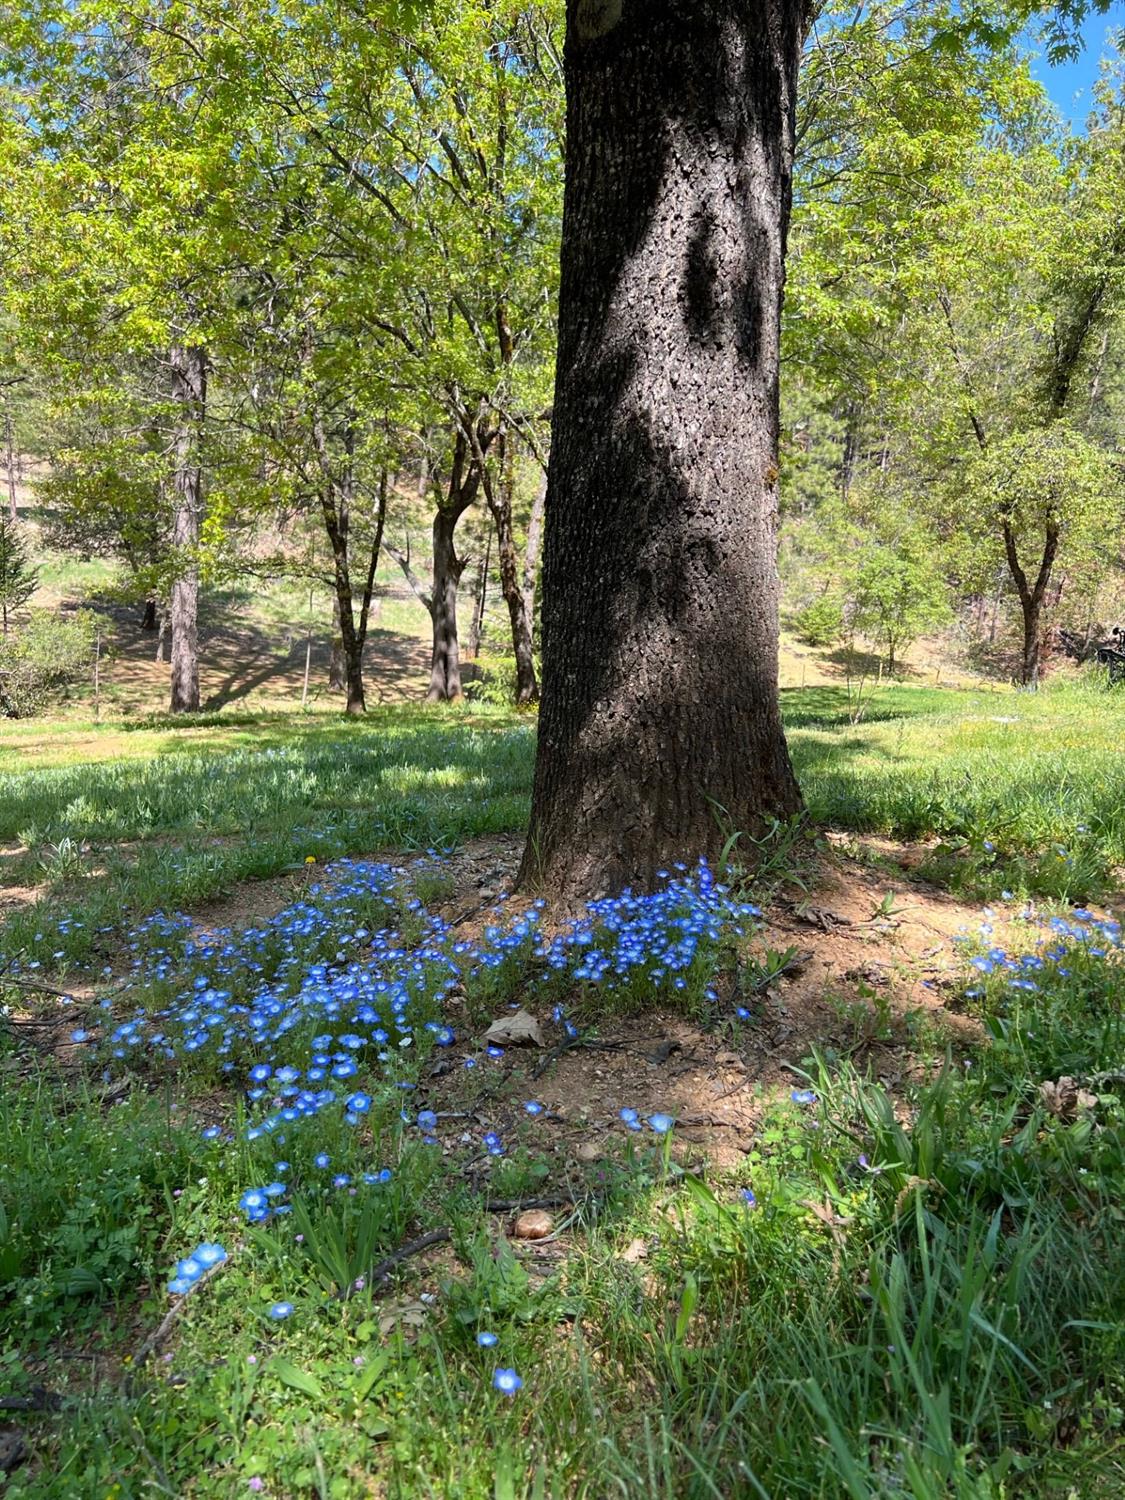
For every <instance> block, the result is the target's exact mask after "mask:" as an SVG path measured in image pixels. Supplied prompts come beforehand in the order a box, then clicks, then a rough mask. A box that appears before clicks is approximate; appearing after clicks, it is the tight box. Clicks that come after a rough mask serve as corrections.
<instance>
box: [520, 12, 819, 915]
mask: <svg viewBox="0 0 1125 1500" xmlns="http://www.w3.org/2000/svg"><path fill="white" fill-rule="evenodd" d="M804 19H805V17H804V8H803V6H802V5H801V4H784V3H781V0H754V3H746V0H741V3H738V4H735V3H733V0H710V3H705V4H702V5H690V6H688V5H673V4H672V3H670V0H654V3H650V4H649V5H646V6H640V5H623V4H622V3H621V0H602V3H600V4H595V3H592V0H568V4H567V36H566V77H567V155H566V191H565V204H564V223H563V245H562V274H561V288H560V300H559V353H558V362H557V372H558V373H557V377H556V387H555V400H554V429H553V436H552V446H551V461H550V480H549V491H548V497H547V519H546V554H545V566H544V583H543V589H544V595H543V653H544V656H543V661H544V667H543V672H544V681H543V704H542V710H541V714H540V721H539V747H538V756H537V760H536V768H535V782H534V791H533V797H532V813H531V828H530V833H529V839H528V844H527V848H526V850H525V854H524V860H523V866H522V870H521V879H522V880H523V881H524V882H528V881H533V882H536V883H540V884H542V885H544V886H545V887H547V888H549V889H551V890H553V891H555V892H556V893H559V894H562V895H563V896H564V897H565V898H567V899H579V898H585V897H589V896H591V895H594V894H597V893H600V892H603V891H606V890H608V889H612V888H618V889H619V888H620V887H622V886H624V885H627V884H630V883H632V884H636V885H639V886H641V887H651V886H653V885H654V884H655V883H656V882H657V880H658V872H659V871H660V870H662V869H666V868H668V867H669V866H670V865H671V864H672V863H673V862H675V861H676V860H692V859H694V858H696V857H697V856H701V855H706V856H709V857H712V858H714V857H715V856H717V855H718V853H719V851H720V849H721V848H722V845H723V842H724V832H725V829H726V828H728V827H733V828H735V829H740V830H745V831H746V832H748V833H754V832H758V831H760V830H761V829H762V828H763V827H764V826H766V824H767V820H768V819H770V818H771V817H788V816H789V815H791V814H793V813H795V812H796V811H797V810H798V809H799V807H800V794H799V792H798V789H797V785H796V781H795V779H794V776H793V772H792V768H791V766H790V763H789V756H788V752H787V750H786V745H785V739H784V735H783V733H782V727H781V716H780V711H779V705H778V686H777V646H778V576H777V560H776V533H777V477H778V467H777V459H778V428H779V415H778V372H779V338H780V310H781V296H782V286H783V277H784V251H785V236H786V229H787V225H788V219H789V207H790V195H791V169H792V152H793V119H794V107H795V98H796V85H797V68H798V62H799V59H800V53H801V47H802V41H803V25H804ZM717 808H722V809H723V811H722V813H720V814H717V812H716V809H717Z"/></svg>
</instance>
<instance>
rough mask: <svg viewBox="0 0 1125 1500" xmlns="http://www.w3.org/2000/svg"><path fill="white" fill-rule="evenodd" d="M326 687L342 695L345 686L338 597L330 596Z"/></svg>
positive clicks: (345, 677)
mask: <svg viewBox="0 0 1125 1500" xmlns="http://www.w3.org/2000/svg"><path fill="white" fill-rule="evenodd" d="M328 686H329V687H330V688H332V689H334V691H336V692H338V693H342V692H343V690H344V688H345V687H346V686H347V675H346V673H345V670H344V638H343V636H342V635H341V634H340V596H339V594H337V593H333V595H332V651H331V654H330V655H329V657H328Z"/></svg>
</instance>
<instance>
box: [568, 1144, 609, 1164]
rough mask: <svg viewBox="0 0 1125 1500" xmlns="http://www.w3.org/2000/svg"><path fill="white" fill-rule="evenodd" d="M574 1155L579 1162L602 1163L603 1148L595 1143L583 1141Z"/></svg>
mask: <svg viewBox="0 0 1125 1500" xmlns="http://www.w3.org/2000/svg"><path fill="white" fill-rule="evenodd" d="M574 1154H575V1156H577V1158H578V1160H579V1161H601V1159H602V1148H601V1147H600V1146H595V1145H594V1143H593V1141H583V1142H582V1144H581V1145H580V1146H579V1147H578V1148H577V1150H576V1151H575V1153H574Z"/></svg>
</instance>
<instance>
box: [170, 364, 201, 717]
mask: <svg viewBox="0 0 1125 1500" xmlns="http://www.w3.org/2000/svg"><path fill="white" fill-rule="evenodd" d="M171 366H172V399H173V400H174V401H175V402H176V403H177V405H178V406H179V409H180V415H179V425H178V428H177V431H176V436H175V453H176V476H175V483H174V493H173V501H172V544H173V546H175V547H177V548H183V549H184V554H185V558H186V561H185V562H184V563H183V565H181V566H180V568H179V569H178V574H177V577H176V579H175V581H174V582H173V584H172V607H171V617H172V684H171V700H170V703H169V708H170V710H171V712H172V713H174V714H183V713H196V712H197V711H198V709H199V625H198V617H199V566H198V563H197V562H196V559H195V550H196V548H197V547H198V546H199V522H200V516H201V513H202V508H203V474H202V469H201V468H200V463H199V440H200V430H201V428H202V426H203V419H204V415H205V413H206V407H207V359H206V356H205V354H204V352H203V350H202V349H198V348H195V347H188V346H178V347H176V348H174V349H173V350H172V351H171Z"/></svg>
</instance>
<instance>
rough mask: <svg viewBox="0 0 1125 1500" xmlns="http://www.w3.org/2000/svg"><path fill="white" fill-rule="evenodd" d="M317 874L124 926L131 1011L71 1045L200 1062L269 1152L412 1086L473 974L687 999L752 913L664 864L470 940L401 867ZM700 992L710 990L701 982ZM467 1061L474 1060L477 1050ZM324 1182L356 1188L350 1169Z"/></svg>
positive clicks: (661, 1118) (627, 1118)
mask: <svg viewBox="0 0 1125 1500" xmlns="http://www.w3.org/2000/svg"><path fill="white" fill-rule="evenodd" d="M328 874H329V877H330V878H328V879H326V880H325V881H324V882H323V883H322V884H316V885H313V886H311V887H310V888H309V889H308V890H307V892H306V893H305V894H304V896H303V898H302V899H301V900H300V901H298V902H295V903H293V904H292V905H290V906H288V907H286V908H285V909H284V910H283V911H280V912H278V913H277V914H276V915H275V916H274V917H272V918H271V919H269V920H268V921H265V922H262V923H259V924H256V925H252V926H250V927H247V928H245V929H243V930H232V929H230V928H223V929H220V930H217V931H211V932H201V931H199V930H198V929H197V928H196V927H195V926H194V925H193V924H192V923H191V921H190V920H189V919H188V918H186V917H183V916H178V915H176V916H168V915H165V914H158V915H156V916H153V917H150V918H148V919H147V920H146V921H144V922H142V923H140V924H139V925H138V926H137V927H136V928H135V929H134V930H133V931H132V933H130V934H129V939H128V943H127V947H128V950H129V952H130V955H131V959H130V970H129V974H128V976H127V981H126V983H125V984H124V985H123V986H119V989H120V990H123V992H124V995H125V999H126V1003H128V997H129V996H130V994H131V995H132V996H133V1009H132V1010H131V1012H129V1013H127V1014H126V1015H125V1016H124V1017H122V1015H121V1004H122V1001H121V997H120V995H119V996H118V997H117V998H116V999H115V1000H114V1001H112V1002H111V1001H110V1000H109V999H108V998H107V999H106V1000H104V1001H103V1002H102V1010H103V1019H102V1021H101V1023H100V1024H96V1023H93V1022H87V1023H86V1025H85V1026H84V1027H82V1028H81V1029H79V1030H76V1031H75V1032H74V1033H73V1039H74V1041H75V1042H76V1043H85V1044H88V1045H90V1046H92V1047H95V1048H97V1050H98V1051H99V1052H100V1054H101V1055H102V1056H103V1058H104V1059H105V1061H106V1063H107V1070H112V1069H113V1067H114V1065H115V1064H117V1063H125V1064H128V1063H130V1062H132V1061H134V1060H140V1059H144V1058H148V1059H155V1060H156V1061H157V1062H158V1063H159V1064H160V1066H161V1067H165V1066H167V1064H169V1063H176V1062H183V1061H187V1060H191V1061H192V1062H193V1064H194V1065H195V1066H199V1065H201V1064H202V1065H206V1066H207V1067H210V1068H213V1069H215V1070H216V1071H217V1072H218V1073H219V1074H220V1075H226V1076H227V1077H228V1078H230V1080H231V1082H235V1083H237V1085H238V1086H239V1088H240V1090H241V1091H242V1093H243V1095H244V1098H245V1101H246V1103H247V1105H248V1106H249V1117H248V1119H247V1122H246V1124H245V1126H244V1127H243V1129H244V1135H245V1138H246V1139H247V1140H250V1141H254V1140H261V1139H272V1140H274V1141H275V1142H276V1143H278V1144H280V1143H281V1142H283V1141H285V1140H286V1139H288V1136H287V1134H286V1132H287V1131H288V1130H289V1129H290V1128H291V1127H299V1124H300V1122H302V1121H304V1120H307V1119H310V1118H311V1117H313V1116H316V1115H319V1114H321V1113H322V1112H324V1111H333V1112H335V1114H336V1117H337V1118H340V1117H342V1119H343V1120H344V1121H346V1122H347V1123H348V1124H350V1125H352V1126H358V1125H360V1124H361V1123H362V1122H363V1121H364V1120H365V1118H366V1117H367V1116H368V1115H369V1114H370V1112H371V1111H372V1109H373V1106H374V1097H373V1094H372V1093H370V1092H367V1087H369V1086H370V1081H375V1080H380V1081H381V1082H382V1083H383V1085H384V1086H386V1085H392V1086H395V1087H398V1088H400V1089H403V1090H407V1091H409V1090H410V1089H412V1088H413V1087H414V1084H413V1083H412V1082H411V1081H410V1079H409V1078H404V1077H402V1076H401V1075H402V1074H403V1073H404V1072H408V1071H412V1068H411V1069H407V1068H406V1067H404V1058H406V1057H408V1056H411V1055H420V1054H421V1053H422V1052H423V1051H424V1048H425V1047H427V1046H434V1047H450V1046H453V1045H454V1044H455V1043H456V1042H457V1040H458V1039H457V1036H456V1034H455V1032H454V1029H453V1027H452V1026H451V1025H449V1024H448V1022H447V1020H446V1019H445V1017H444V1016H443V1004H444V1001H445V999H446V997H447V995H448V993H449V991H450V990H451V989H453V987H454V986H456V985H459V984H461V983H472V982H473V981H474V980H475V979H480V980H482V981H483V982H484V983H485V984H486V985H487V983H488V982H489V976H491V975H494V974H495V973H496V972H497V971H498V970H500V969H501V968H502V967H503V966H504V965H505V964H506V963H508V962H512V963H513V964H514V965H517V966H518V969H519V973H520V976H521V980H522V982H523V983H524V985H525V986H527V985H534V984H536V983H539V984H541V985H542V986H544V987H549V988H547V989H546V995H545V998H546V1000H547V1003H548V1004H550V1003H552V998H553V996H554V995H557V993H558V991H559V990H560V989H565V988H567V987H572V986H574V985H582V984H588V985H597V986H599V987H601V988H603V989H606V990H611V991H612V990H614V989H617V988H620V987H624V986H629V985H641V986H644V987H645V988H646V989H648V990H652V991H657V992H659V991H660V990H661V989H665V990H668V991H677V990H683V989H684V988H685V987H686V985H687V984H688V983H689V980H690V982H692V983H698V984H699V985H709V980H710V975H711V973H712V972H713V969H714V967H715V965H716V963H717V961H718V954H719V945H720V944H722V943H724V942H726V941H728V940H730V939H732V938H734V937H735V936H737V935H743V934H744V933H745V932H746V930H747V927H748V925H749V924H750V923H751V922H753V920H754V919H756V918H757V917H758V916H760V912H759V910H758V908H756V907H754V906H752V905H750V904H749V903H745V902H740V901H737V900H735V899H734V898H733V896H732V895H731V893H730V892H729V890H728V889H727V888H726V887H724V886H723V885H722V884H721V883H719V882H717V881H716V880H715V878H714V876H713V875H712V872H711V871H710V870H709V869H708V867H707V866H706V864H702V863H701V864H700V865H699V866H698V867H697V868H696V869H695V870H691V871H689V870H688V869H687V868H686V867H685V866H682V865H681V866H677V867H676V868H675V870H674V871H671V872H667V873H666V874H665V875H664V876H663V884H662V885H661V887H660V888H659V889H658V890H657V891H656V892H655V893H654V894H652V895H638V894H635V893H634V892H631V891H625V892H624V893H623V894H622V895H620V896H618V897H615V898H613V899H611V900H604V901H598V902H595V903H592V904H591V905H590V906H589V907H588V909H587V911H586V912H585V913H584V914H583V915H582V916H581V917H579V918H578V919H577V920H575V921H573V922H571V923H570V924H569V925H568V926H567V927H565V928H564V929H563V930H562V931H560V932H559V933H558V934H557V935H555V936H554V937H552V938H550V939H548V938H547V937H546V936H545V935H544V933H543V931H542V928H541V915H542V905H543V903H541V902H539V903H536V904H535V905H533V906H532V907H531V908H529V909H528V910H526V911H524V912H523V913H521V914H518V915H515V914H513V915H512V916H511V918H510V919H507V920H506V919H505V917H504V915H503V907H502V904H501V905H500V906H499V907H498V909H497V915H496V917H495V919H494V920H492V921H490V922H489V923H488V924H487V925H486V927H485V928H484V930H483V932H482V933H481V935H480V937H479V938H478V939H476V940H475V941H468V940H466V939H463V938H461V937H460V936H459V935H458V934H457V933H456V932H455V930H454V929H453V928H452V927H451V926H450V925H449V924H447V923H445V922H443V921H442V920H441V919H440V918H438V917H436V916H434V915H432V914H430V913H429V912H428V911H427V910H426V909H425V908H424V906H423V905H422V903H421V902H420V901H419V900H418V899H417V897H416V896H413V895H412V894H411V892H410V889H409V881H408V877H406V876H405V874H404V872H403V871H402V870H400V869H396V868H394V867H392V866H390V865H387V864H382V863H376V862H365V861H352V860H346V859H343V860H340V861H338V862H337V863H336V864H335V865H334V866H332V867H331V869H330V871H329V872H328ZM705 993H706V995H707V997H708V998H709V999H711V1000H714V999H715V998H716V996H715V991H714V990H713V989H711V988H707V989H706V991H705ZM553 1015H554V1019H555V1021H556V1023H557V1024H558V1025H559V1026H561V1027H562V1028H563V1029H564V1031H565V1033H566V1034H567V1035H569V1036H571V1037H573V1036H575V1035H576V1034H577V1032H576V1028H575V1026H574V1024H573V1022H572V1021H571V1020H570V1019H569V1018H568V1017H567V1015H566V1014H565V1012H564V1010H563V1008H562V1006H561V1005H559V1004H557V1003H556V1004H554V1008H553ZM503 1055H504V1053H503V1048H501V1047H498V1046H490V1047H487V1048H485V1049H481V1053H480V1055H479V1060H480V1061H481V1062H484V1061H485V1060H486V1059H489V1058H497V1059H498V1058H502V1057H503ZM464 1061H465V1064H466V1066H473V1065H476V1063H477V1061H478V1058H475V1057H471V1056H466V1057H465V1059H464ZM523 1108H524V1110H525V1112H526V1113H527V1115H528V1116H530V1117H532V1118H535V1117H536V1116H539V1115H542V1114H544V1113H545V1109H544V1106H543V1105H542V1104H541V1103H539V1102H538V1101H537V1100H534V1099H529V1100H526V1101H525V1102H524V1105H523ZM401 1116H402V1120H403V1122H404V1124H406V1125H407V1126H415V1127H416V1128H417V1129H418V1130H419V1132H420V1133H421V1135H422V1138H423V1140H424V1141H427V1142H431V1143H432V1142H434V1141H436V1139H437V1129H438V1116H437V1115H436V1114H435V1113H434V1111H433V1110H429V1109H422V1110H420V1111H419V1112H418V1114H417V1116H416V1117H415V1118H412V1117H411V1115H410V1114H409V1113H408V1112H407V1111H406V1110H405V1109H404V1110H402V1111H401ZM621 1118H622V1120H623V1121H624V1123H625V1124H626V1125H627V1126H628V1128H630V1129H633V1130H641V1129H643V1128H644V1125H645V1124H646V1123H647V1126H648V1128H649V1129H650V1130H651V1131H652V1132H653V1133H655V1134H656V1135H658V1136H664V1135H667V1133H668V1132H669V1131H670V1130H671V1129H672V1128H673V1125H674V1123H675V1122H674V1119H673V1117H672V1116H671V1115H670V1114H664V1113H660V1112H657V1113H654V1114H650V1115H648V1116H647V1118H646V1119H645V1120H642V1117H641V1116H640V1114H639V1113H638V1112H637V1111H636V1110H632V1109H623V1110H622V1111H621ZM203 1136H204V1138H205V1139H207V1140H209V1141H214V1142H217V1143H218V1142H222V1143H224V1144H230V1143H231V1142H232V1140H233V1137H232V1134H231V1129H230V1127H229V1126H224V1125H220V1124H217V1123H212V1124H208V1125H207V1126H206V1127H205V1128H204V1130H203ZM480 1144H481V1146H482V1147H483V1150H484V1151H485V1152H486V1153H487V1154H488V1155H490V1156H493V1157H500V1156H503V1155H504V1154H505V1146H504V1143H503V1141H502V1140H501V1138H500V1136H499V1135H498V1134H497V1133H496V1131H495V1130H485V1131H484V1132H483V1134H482V1135H481V1137H480ZM312 1165H313V1167H314V1168H316V1169H317V1170H318V1171H322V1172H326V1173H327V1172H329V1171H330V1170H331V1160H330V1157H329V1155H328V1153H327V1152H323V1151H322V1152H320V1153H319V1154H317V1155H316V1156H315V1157H314V1158H313V1162H312ZM288 1170H289V1163H288V1162H284V1161H280V1162H277V1163H275V1165H274V1174H275V1175H274V1177H273V1180H271V1181H268V1182H264V1183H263V1184H262V1185H261V1186H255V1187H251V1188H248V1189H247V1190H246V1191H245V1192H243V1193H242V1195H241V1198H240V1200H239V1207H240V1209H241V1210H242V1212H243V1213H244V1214H245V1216H246V1221H247V1222H248V1223H249V1224H253V1225H260V1224H263V1223H265V1222H266V1221H268V1220H271V1219H273V1218H275V1217H276V1216H278V1215H283V1214H286V1213H289V1212H290V1211H291V1210H290V1205H289V1203H288V1202H287V1201H286V1199H287V1196H288V1193H289V1188H288V1186H287V1181H286V1174H287V1172H288ZM390 1178H391V1172H390V1170H389V1168H383V1169H381V1170H378V1171H368V1172H363V1173H362V1174H357V1177H356V1183H357V1185H358V1184H359V1183H362V1184H363V1185H365V1186H368V1187H377V1186H378V1185H380V1184H382V1183H385V1182H387V1181H389V1180H390ZM331 1182H332V1185H333V1186H334V1187H336V1188H339V1189H346V1190H347V1191H348V1192H355V1191H356V1186H353V1185H352V1178H351V1177H350V1176H349V1175H348V1174H347V1173H342V1172H338V1173H336V1175H335V1176H333V1177H332V1178H331ZM204 1252H206V1254H205V1253H204ZM212 1253H215V1254H218V1255H219V1256H222V1255H223V1254H224V1252H222V1250H221V1249H220V1247H217V1246H201V1247H200V1249H199V1250H198V1251H197V1252H195V1254H194V1255H193V1256H191V1257H188V1258H187V1259H186V1260H185V1261H182V1262H181V1263H180V1265H179V1266H178V1268H177V1276H176V1278H175V1280H174V1281H173V1282H172V1283H171V1290H172V1291H173V1292H179V1293H181V1294H182V1293H183V1292H185V1291H188V1290H190V1289H191V1287H192V1286H194V1285H195V1284H196V1280H197V1279H198V1275H201V1274H203V1272H204V1271H205V1270H206V1269H207V1263H206V1256H207V1255H210V1254H212ZM196 1266H199V1267H200V1270H199V1271H198V1273H196V1272H194V1270H193V1268H194V1267H196ZM292 1311H293V1308H292V1305H291V1304H289V1303H285V1302H282V1303H278V1304H275V1306H274V1307H272V1308H271V1309H270V1310H269V1316H270V1317H272V1318H275V1319H283V1318H286V1317H288V1316H290V1314H291V1313H292ZM494 1384H495V1385H496V1388H497V1389H498V1390H501V1391H503V1392H505V1393H507V1394H513V1393H514V1392H515V1391H516V1390H518V1389H519V1388H520V1384H521V1382H520V1379H519V1376H518V1375H517V1374H516V1373H515V1371H513V1370H505V1369H502V1370H498V1371H497V1372H496V1375H495V1377H494Z"/></svg>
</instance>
